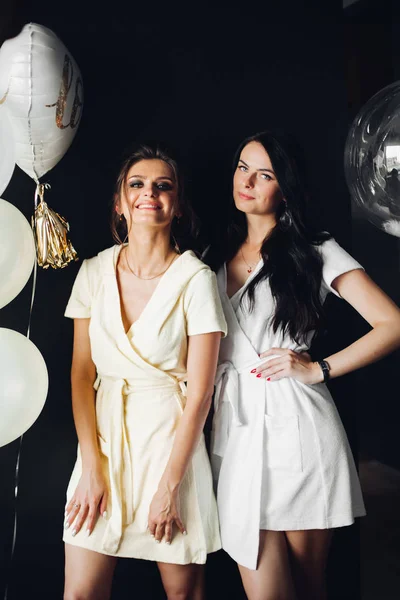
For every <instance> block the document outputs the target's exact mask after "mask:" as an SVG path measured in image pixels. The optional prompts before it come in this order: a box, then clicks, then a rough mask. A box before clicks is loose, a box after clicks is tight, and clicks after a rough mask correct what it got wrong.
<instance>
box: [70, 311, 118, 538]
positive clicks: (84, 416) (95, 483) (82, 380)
mask: <svg viewBox="0 0 400 600" xmlns="http://www.w3.org/2000/svg"><path fill="white" fill-rule="evenodd" d="M89 323H90V319H74V346H73V355H72V369H71V389H72V410H73V415H74V422H75V428H76V432H77V435H78V440H79V448H80V453H81V458H82V475H81V478H80V480H79V483H78V486H77V488H76V490H75V493H74V494H73V496H72V497H71V500H70V501H69V503H68V505H67V508H66V511H65V512H66V524H65V527H67V528H68V527H70V526H72V524H73V531H72V534H73V535H75V533H77V532H78V531H79V530H80V529H81V527H82V525H83V523H84V521H85V519H87V525H86V528H87V533H88V535H90V533H91V532H92V530H93V527H94V525H95V521H96V518H97V509H98V508H99V510H100V514H101V515H103V516H104V513H105V510H106V506H107V495H108V492H107V486H106V482H105V479H104V475H103V471H102V467H101V458H100V450H99V445H98V441H97V428H96V409H95V391H94V389H93V383H94V381H95V378H96V367H95V365H94V363H93V360H92V355H91V349H90V338H89ZM74 532H75V533H74Z"/></svg>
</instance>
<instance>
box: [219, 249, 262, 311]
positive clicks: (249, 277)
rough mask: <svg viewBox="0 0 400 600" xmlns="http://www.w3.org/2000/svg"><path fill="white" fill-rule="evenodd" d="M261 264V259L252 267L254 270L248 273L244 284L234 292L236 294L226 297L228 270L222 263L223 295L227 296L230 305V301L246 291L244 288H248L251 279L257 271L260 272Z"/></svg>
mask: <svg viewBox="0 0 400 600" xmlns="http://www.w3.org/2000/svg"><path fill="white" fill-rule="evenodd" d="M262 263H263V259H262V258H260V260H259V261H258V263H257V264H256V266H255V267H254V269H253V270H252V272H251V273H250V275H249V276H248V277H247V279H246V281H245V282H244V284H243V285H242V286H241V287H240V288H239V289H238V290H236V292H235V293H234V294H232V296H228V269H227V266H226V263H224V277H225V294H226V295H227V296H228V300H229V302H231V303H232V301H233V300H234V299H235V298H236V296H237V295H238V294H239V293H242V292H243V291H244V290H245V289H246V287H247V286H248V284H249V283H250V281H251V280H252V279H253V277H254V276H255V275H256V273H258V271H259V270H260V265H262Z"/></svg>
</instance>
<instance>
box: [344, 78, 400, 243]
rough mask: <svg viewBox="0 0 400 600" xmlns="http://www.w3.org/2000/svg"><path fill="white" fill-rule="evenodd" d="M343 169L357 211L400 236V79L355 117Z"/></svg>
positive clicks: (375, 97) (347, 143)
mask: <svg viewBox="0 0 400 600" xmlns="http://www.w3.org/2000/svg"><path fill="white" fill-rule="evenodd" d="M344 168H345V176H346V180H347V185H348V187H349V190H350V193H351V195H352V197H353V199H354V201H355V203H356V211H358V212H359V213H362V214H363V216H364V217H365V218H367V219H368V220H369V221H370V222H371V223H373V224H374V225H376V226H377V227H379V228H380V229H382V230H383V231H385V232H386V233H389V234H391V235H394V236H397V237H400V81H397V82H395V83H392V84H391V85H389V86H387V87H385V88H383V89H382V90H380V91H379V92H378V93H377V94H375V95H374V96H373V97H372V98H370V100H368V102H367V103H366V104H365V105H364V106H363V107H362V109H361V110H360V112H359V113H358V115H357V117H356V118H355V119H354V121H353V124H352V126H351V128H350V131H349V133H348V136H347V140H346V146H345V157H344Z"/></svg>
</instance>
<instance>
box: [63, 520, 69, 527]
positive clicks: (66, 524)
mask: <svg viewBox="0 0 400 600" xmlns="http://www.w3.org/2000/svg"><path fill="white" fill-rule="evenodd" d="M64 527H65V529H68V527H69V523H68V521H67V522H66V523H65V525H64Z"/></svg>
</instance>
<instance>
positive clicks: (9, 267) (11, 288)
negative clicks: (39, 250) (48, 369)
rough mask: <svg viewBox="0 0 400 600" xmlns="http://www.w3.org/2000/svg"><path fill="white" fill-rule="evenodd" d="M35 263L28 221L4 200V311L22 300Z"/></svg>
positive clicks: (0, 252) (0, 224)
mask: <svg viewBox="0 0 400 600" xmlns="http://www.w3.org/2000/svg"><path fill="white" fill-rule="evenodd" d="M35 260H36V248H35V241H34V238H33V233H32V229H31V227H30V225H29V223H28V221H27V220H26V218H25V217H24V215H23V214H22V212H21V211H20V210H18V208H16V207H15V206H14V205H13V204H10V202H7V201H6V200H2V199H1V198H0V308H2V307H3V306H5V305H6V304H8V303H9V302H11V300H14V298H15V297H16V296H18V294H19V293H20V291H21V290H22V288H23V287H24V286H25V284H26V282H27V281H28V279H29V276H30V274H31V273H32V269H33V265H34V263H35ZM1 369H3V365H2V364H1V362H0V370H1Z"/></svg>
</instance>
